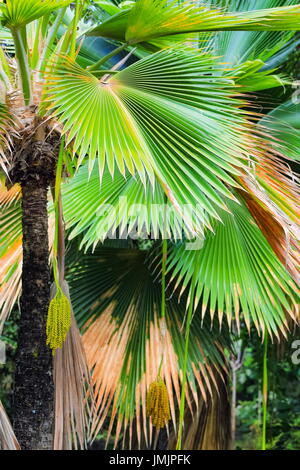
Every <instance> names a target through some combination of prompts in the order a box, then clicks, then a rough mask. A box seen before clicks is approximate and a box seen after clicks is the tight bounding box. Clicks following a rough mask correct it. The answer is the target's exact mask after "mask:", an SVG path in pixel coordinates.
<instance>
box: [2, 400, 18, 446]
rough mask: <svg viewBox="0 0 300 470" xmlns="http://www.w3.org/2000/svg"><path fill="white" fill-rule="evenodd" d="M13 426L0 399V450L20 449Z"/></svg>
mask: <svg viewBox="0 0 300 470" xmlns="http://www.w3.org/2000/svg"><path fill="white" fill-rule="evenodd" d="M20 449H21V448H20V445H19V443H18V441H17V438H16V436H15V433H14V431H13V428H12V426H11V424H10V421H9V419H8V416H7V414H6V412H5V409H4V408H3V405H2V403H1V401H0V450H20Z"/></svg>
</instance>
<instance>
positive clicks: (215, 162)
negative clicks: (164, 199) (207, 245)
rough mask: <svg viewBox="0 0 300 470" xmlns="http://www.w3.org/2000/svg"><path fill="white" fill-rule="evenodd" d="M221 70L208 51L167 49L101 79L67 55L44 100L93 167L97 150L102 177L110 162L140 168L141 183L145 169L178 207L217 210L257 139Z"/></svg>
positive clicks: (229, 195)
mask: <svg viewBox="0 0 300 470" xmlns="http://www.w3.org/2000/svg"><path fill="white" fill-rule="evenodd" d="M218 70H219V69H218V65H217V62H216V60H215V59H213V58H211V57H210V56H206V55H204V56H203V55H198V54H190V53H187V52H180V51H177V50H173V51H169V50H166V51H163V52H159V53H157V54H153V55H152V56H148V57H146V58H145V59H142V60H140V61H138V62H136V63H134V64H133V65H130V66H129V67H128V68H127V69H125V70H123V71H122V72H119V73H118V74H117V75H115V76H114V77H112V78H110V79H107V80H106V79H105V80H102V81H101V80H100V81H99V80H98V79H97V78H96V77H95V76H93V75H92V74H90V73H89V72H88V71H86V70H83V69H82V68H80V67H79V66H78V65H77V64H75V63H72V62H71V61H68V60H66V61H64V63H63V64H62V63H61V64H59V67H58V69H57V70H56V72H54V73H53V76H51V77H49V81H48V88H47V90H46V91H47V100H46V101H45V103H46V104H48V108H49V110H50V111H51V110H52V111H53V115H55V116H58V117H59V120H60V121H61V122H62V123H63V124H64V132H67V133H68V137H67V142H68V143H71V142H72V141H73V142H72V144H73V150H74V152H77V153H78V154H79V162H81V161H82V159H83V158H84V157H85V155H86V154H88V156H89V160H90V171H91V169H92V168H93V165H94V162H95V160H96V156H97V155H98V162H99V170H100V171H99V173H100V177H101V175H102V174H103V171H104V169H105V167H106V165H107V167H108V169H109V171H110V173H111V174H114V169H115V166H117V168H118V170H119V171H120V172H121V174H125V171H126V168H127V169H128V170H129V172H130V173H131V174H134V172H135V170H137V171H138V175H139V177H141V179H142V181H143V182H145V173H147V175H148V177H149V180H150V181H151V183H152V184H153V179H154V176H155V177H156V178H157V179H158V180H159V182H160V184H162V186H163V187H164V189H165V192H166V193H167V195H168V197H169V199H170V200H171V201H172V202H173V204H174V205H175V206H176V207H178V208H180V207H181V208H183V207H184V206H185V205H187V204H190V205H192V207H197V205H198V206H199V208H200V209H202V210H203V209H205V210H206V211H207V213H208V214H210V215H212V216H215V217H218V215H217V213H216V210H215V208H214V206H213V204H216V205H217V206H219V207H221V208H224V209H226V201H227V200H230V199H234V195H233V193H232V190H231V188H232V187H236V186H237V183H236V180H235V176H237V175H240V174H241V172H245V171H246V172H247V171H248V164H249V145H252V144H251V143H250V142H251V139H250V138H249V132H250V131H249V123H248V121H247V120H246V119H245V112H244V111H243V110H241V109H240V107H241V106H242V104H244V103H243V102H242V101H241V100H239V99H238V98H236V97H232V95H233V94H234V93H235V91H236V88H235V84H234V82H233V81H232V80H230V79H228V78H224V77H223V78H222V77H220V75H219V74H218ZM202 219H203V220H202V221H203V223H204V224H206V219H207V216H206V215H205V214H203V216H202Z"/></svg>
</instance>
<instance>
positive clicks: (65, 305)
mask: <svg viewBox="0 0 300 470" xmlns="http://www.w3.org/2000/svg"><path fill="white" fill-rule="evenodd" d="M70 326H71V305H70V302H69V299H68V298H67V297H66V296H65V295H64V293H63V292H62V290H61V289H58V291H57V293H56V295H55V297H54V298H53V299H52V300H51V302H50V305H49V310H48V318H47V326H46V334H47V344H49V346H50V348H51V349H52V351H53V354H55V350H56V349H57V348H61V347H62V345H63V343H64V341H65V339H66V337H67V333H68V331H69V329H70Z"/></svg>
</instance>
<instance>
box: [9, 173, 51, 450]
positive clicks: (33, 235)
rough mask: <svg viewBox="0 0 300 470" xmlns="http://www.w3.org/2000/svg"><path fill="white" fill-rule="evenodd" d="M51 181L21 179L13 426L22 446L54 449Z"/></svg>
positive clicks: (25, 447) (24, 447) (23, 447)
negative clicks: (49, 329)
mask: <svg viewBox="0 0 300 470" xmlns="http://www.w3.org/2000/svg"><path fill="white" fill-rule="evenodd" d="M47 187H48V186H47V184H45V183H43V180H39V179H38V178H37V180H36V181H33V180H32V179H31V180H30V181H29V182H23V183H22V209H23V216H22V225H23V272H22V296H21V319H20V326H19V338H18V351H17V358H16V372H15V384H14V397H13V401H14V403H13V409H14V420H13V423H14V431H15V434H16V437H17V439H18V441H19V442H20V445H21V448H22V449H24V450H26V449H34V450H37V449H39V450H46V449H51V448H52V439H53V437H52V433H53V419H54V416H53V409H54V403H53V402H54V387H53V378H52V355H51V351H50V349H49V348H48V347H47V346H46V333H45V330H46V318H47V312H48V305H49V296H50V268H49V246H48V213H47Z"/></svg>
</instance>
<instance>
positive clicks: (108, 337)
mask: <svg viewBox="0 0 300 470" xmlns="http://www.w3.org/2000/svg"><path fill="white" fill-rule="evenodd" d="M71 3H72V2H71V1H68V0H44V1H43V0H18V1H17V0H7V1H6V3H5V4H4V3H3V4H1V23H2V29H1V37H2V39H1V41H2V44H3V45H4V51H3V50H2V49H1V51H2V52H1V57H0V62H1V68H0V76H1V91H2V103H1V110H0V111H1V113H0V117H1V126H0V130H1V145H2V148H1V160H0V162H1V167H2V169H3V173H5V175H6V181H7V182H6V184H7V186H8V190H5V189H4V188H3V187H2V188H1V201H2V210H1V212H2V214H1V219H2V220H1V226H0V229H1V234H4V233H5V237H4V240H5V243H4V247H3V251H2V253H1V256H2V259H3V260H4V263H3V266H4V267H3V268H2V273H1V274H2V286H1V293H2V297H1V305H2V312H1V323H0V325H3V322H4V320H5V318H6V317H7V315H8V314H9V312H10V310H11V307H12V305H13V304H14V303H15V301H16V298H17V297H18V293H19V287H20V277H22V294H21V300H20V309H21V319H20V324H19V340H18V355H17V360H16V375H15V391H14V405H13V407H14V415H15V416H14V420H13V427H14V431H15V434H16V436H17V439H18V441H19V443H20V445H21V447H22V448H23V449H37V448H40V449H49V448H52V447H54V448H70V447H72V446H75V447H84V446H85V445H86V442H87V441H88V440H89V439H90V438H92V437H93V436H95V435H96V434H97V433H98V431H99V430H100V429H101V426H102V425H103V422H104V420H105V418H106V417H107V416H108V414H109V413H111V420H110V426H109V434H110V433H111V431H112V429H113V426H114V422H115V419H116V430H115V435H116V442H117V441H118V439H119V437H120V435H121V433H122V430H123V431H124V432H123V440H124V442H125V441H126V439H127V437H126V432H125V431H126V430H127V429H128V430H129V444H130V441H132V434H133V427H134V429H135V433H136V439H137V443H138V444H137V445H141V442H142V441H143V442H145V443H146V445H149V444H150V443H151V441H153V431H152V426H151V425H149V422H148V420H147V419H146V409H145V402H146V391H147V388H148V386H149V385H150V383H151V381H153V380H154V379H155V377H156V375H157V374H158V375H159V374H161V376H162V377H163V378H164V381H165V383H166V387H167V389H168V392H169V397H170V411H171V417H172V421H173V425H174V428H175V429H178V408H179V433H178V434H179V436H178V442H177V446H178V447H181V445H182V437H184V439H183V441H184V442H187V441H186V439H187V440H188V436H187V435H186V436H182V431H183V427H182V425H183V419H184V414H185V410H186V408H185V403H186V402H187V406H188V407H189V408H190V410H192V411H193V410H194V409H195V407H196V409H197V410H199V409H200V408H199V407H200V403H202V404H203V402H205V401H206V402H207V401H208V400H209V399H211V398H209V397H213V396H215V394H216V389H217V388H218V383H219V382H220V380H221V381H222V378H223V380H224V374H225V375H226V360H225V357H224V349H226V348H227V349H228V348H230V347H231V346H230V338H229V331H228V325H229V327H230V326H231V324H232V322H233V321H235V323H236V325H237V328H239V327H240V322H241V318H242V320H243V322H244V323H245V325H246V327H247V328H248V329H249V328H250V324H251V322H253V323H254V324H255V326H256V327H257V330H258V331H259V332H260V333H261V334H262V335H263V336H264V335H266V334H270V335H271V336H279V332H281V333H283V334H285V333H286V330H287V324H288V321H287V318H288V317H290V318H292V320H296V318H297V315H298V310H297V308H298V304H299V289H298V287H297V283H298V280H299V262H298V253H299V251H298V249H299V210H298V207H297V200H298V197H299V186H298V181H297V177H296V176H293V178H291V175H292V173H291V172H290V173H289V174H287V169H286V168H287V167H286V165H285V163H284V160H283V157H282V153H283V150H286V149H287V150H288V153H287V155H286V156H287V157H290V158H298V154H297V152H296V151H295V144H294V141H293V139H296V137H295V134H294V132H291V133H289V135H290V134H291V135H292V137H289V138H288V144H287V145H286V148H285V147H284V149H282V145H281V144H280V143H279V141H278V136H277V134H276V126H275V125H273V124H274V121H273V119H271V118H270V119H271V124H269V122H268V126H266V125H265V124H266V123H265V121H264V119H263V120H261V121H260V119H261V116H260V114H259V113H258V112H257V110H255V109H254V103H253V101H251V100H250V99H249V98H246V97H245V93H249V92H255V91H261V90H265V89H270V88H271V89H272V88H274V87H277V86H279V85H281V84H288V83H289V82H288V79H287V78H286V77H283V76H281V75H280V74H276V75H275V74H274V70H272V68H270V66H269V64H268V61H271V58H272V59H273V58H275V59H276V60H277V61H279V62H280V60H282V59H280V58H279V57H280V54H283V50H284V48H288V47H294V46H295V43H296V40H295V39H294V31H295V30H297V29H299V22H300V5H297V2H296V1H285V2H282V1H280V0H264V1H263V2H260V1H257V2H252V4H251V5H253V3H255V5H256V6H257V7H258V9H253V7H252V6H250V2H248V1H246V0H245V1H238V0H237V1H235V2H228V1H221V0H216V1H210V2H209V1H199V2H185V1H183V2H182V1H171V0H159V1H158V0H138V1H137V2H135V3H134V2H129V3H128V2H125V5H124V8H123V9H122V8H119V7H118V6H117V5H116V4H115V2H112V3H111V4H110V3H108V2H97V3H100V4H101V5H102V7H103V8H104V9H106V11H107V19H105V20H104V21H102V22H101V23H100V24H98V25H96V26H95V25H94V24H93V25H92V24H90V23H84V22H81V21H80V18H81V17H82V15H83V14H84V12H85V11H86V10H85V9H86V2H85V1H83V0H80V1H79V0H77V1H76V2H73V3H75V5H74V7H75V8H73V9H71V8H69V6H70V5H71ZM113 3H114V5H113ZM262 7H263V8H262ZM247 30H249V31H250V32H249V33H248V35H245V33H244V31H247ZM217 31H222V33H219V32H218V33H216V32H217ZM277 31H279V32H278V33H277ZM98 36H99V37H100V38H105V39H106V40H109V41H110V43H112V44H114V45H115V46H116V47H115V49H113V51H112V52H110V53H109V54H107V55H102V56H101V57H100V58H99V52H96V48H93V45H92V43H91V42H89V37H98ZM238 38H239V39H243V41H241V42H240V43H239V44H238V43H237V42H236V40H237V39H238ZM101 44H103V43H101ZM232 44H234V46H235V49H236V52H235V53H233V52H232V50H233V48H232V47H231V45H232ZM249 44H251V47H250V46H249ZM229 45H230V46H229ZM120 54H121V56H120ZM220 56H224V59H222V60H220V58H218V57H220ZM95 57H96V58H95ZM116 57H118V59H117V62H115V63H114V65H112V60H114V58H116ZM129 61H131V64H130V65H127V64H128V63H129ZM266 127H267V130H266ZM281 137H283V136H281ZM96 161H97V165H95V163H96ZM62 169H63V175H62ZM75 170H76V172H75ZM77 170H78V171H77ZM62 176H63V178H65V177H70V181H68V182H66V183H64V184H63V185H61V179H62ZM99 181H100V183H101V184H99ZM18 185H19V186H18ZM61 186H62V196H61V194H60V188H61ZM50 187H51V189H52V194H53V200H54V203H53V205H51V202H48V201H49V194H48V193H49V188H50ZM20 190H21V196H20ZM125 197H126V203H127V205H128V206H129V209H133V208H134V206H136V205H137V204H140V205H141V204H142V205H143V206H142V207H143V208H144V209H143V210H142V211H140V213H138V214H134V212H133V211H130V210H127V209H128V207H127V208H126V210H125V207H124V198H125ZM103 205H106V209H107V208H108V215H107V216H104V215H103V213H101V212H99V210H100V208H101V207H102V206H103ZM157 206H160V207H162V206H163V208H164V210H163V211H162V212H159V211H157V210H156V209H155V208H157ZM186 207H192V208H193V209H195V208H197V210H196V211H195V210H193V211H192V212H191V211H189V210H185V209H186ZM169 209H175V211H173V212H172V217H171V218H170V219H169V218H168V219H167V220H166V216H165V213H166V211H168V210H169ZM63 210H64V218H65V221H66V226H67V229H68V235H69V238H70V239H72V238H75V240H74V241H73V242H72V243H71V244H70V246H68V247H67V248H68V250H67V258H66V260H65V248H64V233H63V232H64V230H63ZM48 211H49V214H50V216H49V217H48ZM20 217H22V227H21V222H20ZM136 224H137V226H138V227H139V228H138V230H137V236H138V237H141V234H142V232H146V233H147V235H149V234H152V235H153V238H154V239H156V242H155V243H154V242H153V243H150V247H149V248H148V249H147V250H145V248H144V246H143V244H142V243H139V242H134V243H133V244H132V243H131V242H128V241H124V243H119V242H118V243H116V242H107V241H106V242H105V243H104V244H103V246H101V245H100V246H99V241H103V240H105V239H106V238H107V237H108V235H109V233H110V232H111V230H113V231H114V230H116V229H118V231H119V232H122V230H124V228H125V227H126V226H127V227H128V226H129V227H133V226H136ZM49 225H50V231H49V229H48V227H49ZM53 227H54V234H53ZM182 227H183V232H184V238H183V239H182V236H181V238H180V239H179V232H180V230H181V229H182ZM166 234H167V235H168V237H169V238H172V239H173V240H174V239H175V240H177V242H176V243H171V242H169V243H167V242H166V240H165V239H166ZM49 235H50V237H49ZM191 236H194V237H196V238H197V239H198V241H199V240H200V242H201V243H200V245H199V244H198V245H197V247H198V248H199V247H201V249H196V250H187V249H186V241H188V238H190V237H191ZM49 238H50V247H51V248H52V249H51V261H52V264H53V275H54V283H53V285H52V288H51V292H50V275H51V274H50V265H49ZM21 239H22V249H21ZM162 239H164V241H162ZM76 240H77V241H76ZM79 244H80V246H85V247H86V249H87V250H88V249H89V248H90V247H91V246H93V247H94V249H95V252H94V253H93V254H91V253H90V252H88V253H87V254H86V255H85V256H79V255H78V245H79ZM21 258H22V273H21V267H20V266H21V265H20V261H21ZM65 263H66V266H67V269H66V272H65ZM99 267H100V268H101V269H99ZM65 277H66V278H67V280H68V284H67V283H66V281H65ZM160 281H161V282H160ZM68 285H69V286H70V292H71V295H70V294H69V287H68ZM50 299H51V303H50ZM71 299H72V306H71ZM179 300H180V302H179ZM49 303H50V306H49ZM57 305H58V306H59V308H60V310H59V309H58V307H57ZM72 310H74V313H75V314H76V319H77V322H78V325H79V326H80V328H82V330H83V331H84V335H83V345H82V343H81V339H80V335H79V332H78V328H77V326H76V322H75V319H74V316H73V313H72ZM47 316H48V322H47ZM224 316H225V317H226V318H227V323H228V325H226V324H225V322H224V321H223V317H224ZM49 318H50V320H49ZM46 323H47V328H46ZM183 323H184V325H185V335H182V324H183ZM49 325H50V326H49ZM69 327H70V329H69ZM55 328H56V330H55ZM46 332H47V333H48V343H50V346H52V349H54V350H55V349H56V346H60V347H59V348H58V350H57V352H56V353H55V356H54V374H53V367H52V353H51V348H49V347H48V345H47V344H46V343H47V338H46ZM61 346H63V347H62V348H61ZM112 352H113V354H112ZM85 354H86V357H85ZM86 361H87V364H88V365H86ZM89 371H92V381H90V377H89V373H90V372H89ZM53 377H54V382H55V389H54V383H53ZM91 387H93V390H91ZM91 392H93V393H91ZM87 395H88V397H89V399H88V400H87V399H86V396H87ZM92 395H93V396H94V400H93V399H92V398H91V397H92ZM54 397H55V403H54ZM54 409H55V419H54ZM0 412H1V409H0ZM2 416H4V414H3V415H2ZM2 421H3V423H5V426H6V432H5V436H9V439H6V445H7V446H9V444H8V442H9V443H10V445H14V444H11V443H14V442H15V440H14V438H13V437H12V436H13V434H12V430H11V429H8V428H7V420H4V418H3V420H2ZM54 421H55V433H54V441H53V433H52V429H53V425H54ZM0 430H1V428H0ZM176 439H177V436H176ZM189 439H190V438H189ZM203 442H205V439H203ZM205 445H207V444H205Z"/></svg>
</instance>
